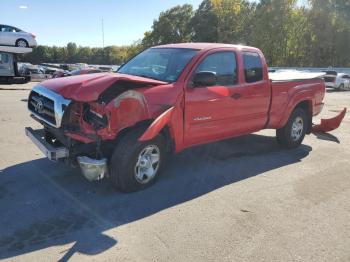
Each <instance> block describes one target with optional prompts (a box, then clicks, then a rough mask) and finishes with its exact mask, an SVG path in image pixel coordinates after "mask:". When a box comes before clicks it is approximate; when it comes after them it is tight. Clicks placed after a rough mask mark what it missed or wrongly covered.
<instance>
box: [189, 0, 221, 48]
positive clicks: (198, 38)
mask: <svg viewBox="0 0 350 262" xmlns="http://www.w3.org/2000/svg"><path fill="white" fill-rule="evenodd" d="M190 27H191V30H192V32H193V33H192V40H193V41H194V42H216V41H218V17H217V15H216V13H215V11H214V7H213V4H212V1H211V0H204V1H203V2H202V3H201V4H200V6H199V8H198V9H197V10H196V12H195V14H194V16H193V18H192V19H191V22H190Z"/></svg>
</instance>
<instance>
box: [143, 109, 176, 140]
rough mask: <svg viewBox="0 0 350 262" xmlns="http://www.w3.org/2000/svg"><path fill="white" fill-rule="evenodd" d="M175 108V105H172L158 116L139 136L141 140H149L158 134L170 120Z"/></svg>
mask: <svg viewBox="0 0 350 262" xmlns="http://www.w3.org/2000/svg"><path fill="white" fill-rule="evenodd" d="M174 108H175V107H174V106H172V107H170V108H169V109H167V110H166V111H164V112H163V113H162V114H161V115H160V116H158V117H157V118H156V119H155V120H154V121H153V122H152V124H151V125H150V126H149V127H148V128H147V130H146V131H145V132H144V133H143V135H142V136H141V137H140V138H139V141H148V140H151V139H153V138H154V137H155V136H156V135H158V134H159V132H160V131H161V130H162V129H163V128H164V126H165V125H166V124H168V123H169V122H170V119H171V116H172V113H173V111H174Z"/></svg>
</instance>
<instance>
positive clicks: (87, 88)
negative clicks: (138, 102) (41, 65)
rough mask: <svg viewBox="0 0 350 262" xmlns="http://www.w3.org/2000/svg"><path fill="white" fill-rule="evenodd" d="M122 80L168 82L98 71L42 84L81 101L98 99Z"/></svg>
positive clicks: (64, 95)
mask: <svg viewBox="0 0 350 262" xmlns="http://www.w3.org/2000/svg"><path fill="white" fill-rule="evenodd" d="M118 80H121V81H130V82H135V83H138V84H140V83H145V85H163V84H166V82H162V81H158V80H153V79H149V78H144V77H138V76H132V75H124V74H119V73H98V74H86V75H78V76H70V77H62V78H55V79H50V80H47V81H44V82H42V83H41V84H40V85H42V86H44V87H46V88H48V89H50V90H52V91H54V92H56V93H59V94H60V95H61V96H63V97H64V98H66V99H71V100H74V101H79V102H92V101H96V100H97V99H98V97H99V95H100V94H101V93H102V92H103V91H104V90H106V89H107V88H108V87H110V86H111V85H112V84H114V83H115V82H117V81H118Z"/></svg>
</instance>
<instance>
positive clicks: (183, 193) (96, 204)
mask: <svg viewBox="0 0 350 262" xmlns="http://www.w3.org/2000/svg"><path fill="white" fill-rule="evenodd" d="M311 151H312V148H311V147H309V146H307V145H301V146H300V147H299V148H297V149H294V150H283V149H281V148H280V147H279V146H278V145H277V143H276V142H275V139H274V137H268V136H262V135H255V134H253V135H249V136H244V137H240V138H234V139H229V140H225V141H221V142H217V143H213V144H208V145H204V146H199V147H195V148H191V149H188V150H185V151H184V152H182V153H180V154H178V155H175V156H173V157H172V158H171V159H170V160H169V161H168V163H167V167H166V168H165V169H164V171H163V173H162V177H161V179H160V180H159V181H158V182H157V183H156V184H155V185H153V186H152V187H150V188H148V189H145V190H143V191H140V192H135V193H131V194H123V193H120V192H116V191H115V190H114V188H113V187H112V186H111V185H110V184H109V183H108V180H104V181H101V182H93V183H89V182H87V181H86V180H85V179H84V178H83V177H82V176H81V175H80V172H79V170H78V169H71V168H68V167H65V166H63V165H59V164H55V163H52V162H50V161H48V160H46V159H38V160H33V161H29V162H25V163H21V164H17V165H14V166H11V167H8V168H6V169H4V170H0V208H1V216H0V223H1V225H2V227H3V228H2V229H1V236H0V259H4V258H12V257H15V256H18V255H22V254H26V253H29V252H34V251H38V250H41V249H45V248H49V247H53V246H57V245H64V244H70V245H71V247H70V248H69V249H68V250H65V251H63V252H62V254H61V253H60V254H57V256H59V257H61V261H67V260H68V259H69V258H70V257H71V256H72V255H73V254H74V253H75V252H80V253H84V254H87V255H95V254H99V253H101V252H103V251H105V250H108V249H109V248H111V247H113V246H115V245H116V244H117V240H116V239H115V237H114V236H113V232H112V233H109V235H107V233H106V231H108V230H110V229H115V228H117V227H118V226H120V225H124V224H127V223H130V222H133V221H136V220H139V219H143V218H145V217H148V216H151V215H153V214H155V213H157V212H160V211H162V210H165V209H167V208H170V207H173V206H176V205H179V204H182V203H184V202H186V201H190V200H193V199H195V198H197V197H200V196H202V195H204V194H207V193H210V192H212V191H214V190H216V189H219V188H221V187H224V186H226V185H230V184H232V183H237V182H239V181H241V180H244V179H248V178H250V177H253V176H257V175H260V174H262V173H264V172H266V171H269V170H274V169H278V168H280V167H284V166H287V165H291V164H293V163H297V162H300V161H302V159H303V158H305V157H306V156H308V154H309V152H311ZM275 175H283V172H282V171H281V172H279V173H276V174H275ZM111 234H112V236H111ZM73 243H74V244H73Z"/></svg>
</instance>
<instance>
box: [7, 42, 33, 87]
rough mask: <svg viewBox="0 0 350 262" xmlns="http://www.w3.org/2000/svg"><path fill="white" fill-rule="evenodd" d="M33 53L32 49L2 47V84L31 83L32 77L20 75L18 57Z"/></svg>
mask: <svg viewBox="0 0 350 262" xmlns="http://www.w3.org/2000/svg"><path fill="white" fill-rule="evenodd" d="M32 51H33V49H32V48H23V47H14V46H0V83H5V84H21V83H26V82H28V81H30V77H28V76H21V75H20V74H19V73H18V67H17V55H18V54H26V53H30V52H32Z"/></svg>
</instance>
